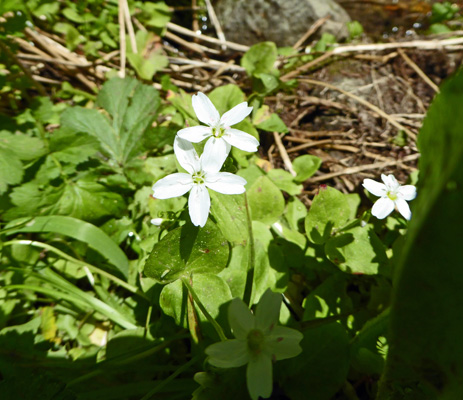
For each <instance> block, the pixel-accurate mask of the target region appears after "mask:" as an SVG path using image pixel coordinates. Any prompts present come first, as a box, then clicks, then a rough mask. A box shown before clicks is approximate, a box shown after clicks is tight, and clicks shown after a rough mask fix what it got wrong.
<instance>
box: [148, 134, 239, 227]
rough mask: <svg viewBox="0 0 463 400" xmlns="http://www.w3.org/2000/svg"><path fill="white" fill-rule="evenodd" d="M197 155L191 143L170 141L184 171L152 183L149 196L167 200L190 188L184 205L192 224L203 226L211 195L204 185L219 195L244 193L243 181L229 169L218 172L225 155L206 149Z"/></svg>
mask: <svg viewBox="0 0 463 400" xmlns="http://www.w3.org/2000/svg"><path fill="white" fill-rule="evenodd" d="M206 150H207V149H205V151H204V152H203V154H202V155H201V158H199V157H198V154H197V153H196V151H195V149H194V148H193V145H192V144H191V143H190V142H188V141H186V140H183V139H180V138H179V137H176V138H175V141H174V152H175V155H176V156H177V160H178V162H179V164H180V165H181V166H182V167H183V168H184V169H185V170H186V171H187V172H188V173H183V172H178V173H176V174H171V175H168V176H166V177H165V178H162V179H160V180H159V181H157V182H156V183H155V184H154V186H153V191H154V193H153V196H154V197H156V198H158V199H170V198H171V197H178V196H182V195H184V194H185V193H187V192H189V191H191V193H190V196H189V198H188V208H189V212H190V217H191V222H192V223H193V225H196V226H201V227H203V226H204V225H205V224H206V221H207V217H208V215H209V209H210V207H211V198H210V197H209V192H208V191H207V188H209V189H212V190H215V191H216V192H219V193H223V194H240V193H244V191H245V189H244V185H246V180H245V179H243V178H241V177H240V176H237V175H234V174H231V173H229V172H219V171H220V168H222V165H223V163H224V161H225V158H226V157H227V156H226V155H225V156H223V155H222V158H219V157H218V155H216V154H213V153H210V152H208V151H206Z"/></svg>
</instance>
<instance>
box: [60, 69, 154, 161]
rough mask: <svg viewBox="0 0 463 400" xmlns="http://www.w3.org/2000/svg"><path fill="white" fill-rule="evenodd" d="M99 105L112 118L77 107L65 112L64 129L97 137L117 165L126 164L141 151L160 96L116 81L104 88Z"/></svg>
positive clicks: (128, 82) (146, 88)
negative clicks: (143, 139)
mask: <svg viewBox="0 0 463 400" xmlns="http://www.w3.org/2000/svg"><path fill="white" fill-rule="evenodd" d="M97 105H99V106H101V107H103V108H104V109H105V110H106V111H107V112H108V113H109V116H110V117H111V118H110V119H108V118H107V117H105V116H104V115H103V114H102V113H100V112H99V111H97V110H90V109H86V108H81V107H73V108H70V109H67V110H66V111H64V112H63V114H62V116H61V123H62V126H63V127H65V128H69V129H71V130H72V131H73V132H74V133H79V132H84V133H88V134H89V135H91V136H94V137H96V138H97V139H98V140H99V141H100V143H101V145H102V147H103V149H104V150H105V151H106V152H107V153H108V154H109V155H110V156H111V157H112V158H113V159H114V160H115V161H117V162H118V163H120V164H124V163H126V162H127V161H129V160H130V159H131V158H133V157H134V156H135V155H136V154H138V153H139V152H140V150H141V145H142V143H143V141H142V138H143V135H144V133H145V131H146V130H147V129H148V128H149V126H150V125H151V122H152V121H153V119H154V114H155V112H156V110H157V108H158V107H159V105H160V98H159V93H158V91H157V90H156V89H154V88H153V87H151V86H147V85H143V84H141V83H139V82H137V81H136V80H135V79H133V78H125V79H120V78H113V79H111V80H109V81H107V82H106V83H105V84H104V85H103V88H102V89H101V91H100V92H99V94H98V97H97Z"/></svg>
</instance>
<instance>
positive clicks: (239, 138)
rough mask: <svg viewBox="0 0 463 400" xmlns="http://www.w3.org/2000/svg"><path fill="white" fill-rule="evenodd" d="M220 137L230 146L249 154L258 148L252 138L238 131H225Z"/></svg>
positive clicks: (255, 140) (231, 129) (257, 143)
mask: <svg viewBox="0 0 463 400" xmlns="http://www.w3.org/2000/svg"><path fill="white" fill-rule="evenodd" d="M222 137H223V138H224V139H225V140H226V141H227V142H228V143H230V144H231V145H232V146H235V147H237V148H238V149H240V150H244V151H249V152H250V153H252V152H254V151H257V147H259V141H258V140H257V139H256V138H255V137H254V136H251V135H250V134H249V133H246V132H243V131H240V130H238V129H233V128H230V129H227V130H226V131H225V133H224V135H223V136H222Z"/></svg>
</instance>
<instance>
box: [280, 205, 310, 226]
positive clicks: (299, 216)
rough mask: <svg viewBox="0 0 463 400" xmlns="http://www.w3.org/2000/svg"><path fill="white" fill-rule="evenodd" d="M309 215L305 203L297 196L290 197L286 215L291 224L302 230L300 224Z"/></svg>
mask: <svg viewBox="0 0 463 400" xmlns="http://www.w3.org/2000/svg"><path fill="white" fill-rule="evenodd" d="M306 216H307V208H306V207H305V205H304V203H303V202H302V201H300V200H299V199H298V198H297V197H290V198H289V200H288V203H287V205H286V212H285V217H286V221H288V224H289V226H290V227H291V228H292V229H293V230H295V231H300V224H301V223H304V220H305V217H306Z"/></svg>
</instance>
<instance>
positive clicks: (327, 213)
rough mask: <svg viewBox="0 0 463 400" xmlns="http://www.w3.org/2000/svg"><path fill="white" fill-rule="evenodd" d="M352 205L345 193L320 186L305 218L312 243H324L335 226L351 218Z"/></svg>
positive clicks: (306, 230)
mask: <svg viewBox="0 0 463 400" xmlns="http://www.w3.org/2000/svg"><path fill="white" fill-rule="evenodd" d="M349 215H350V207H349V203H348V202H347V199H346V197H345V195H343V194H342V193H341V192H340V191H338V190H336V189H334V188H331V187H324V186H322V187H320V190H319V193H318V194H317V195H316V196H315V197H314V199H313V202H312V205H311V207H310V209H309V212H308V214H307V217H306V219H305V232H306V234H307V237H308V238H309V240H310V241H311V242H312V243H315V244H323V243H325V242H326V241H327V240H328V238H329V237H330V236H331V232H332V230H333V229H335V228H340V227H342V226H343V225H344V224H345V223H346V222H347V221H348V219H349Z"/></svg>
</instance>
